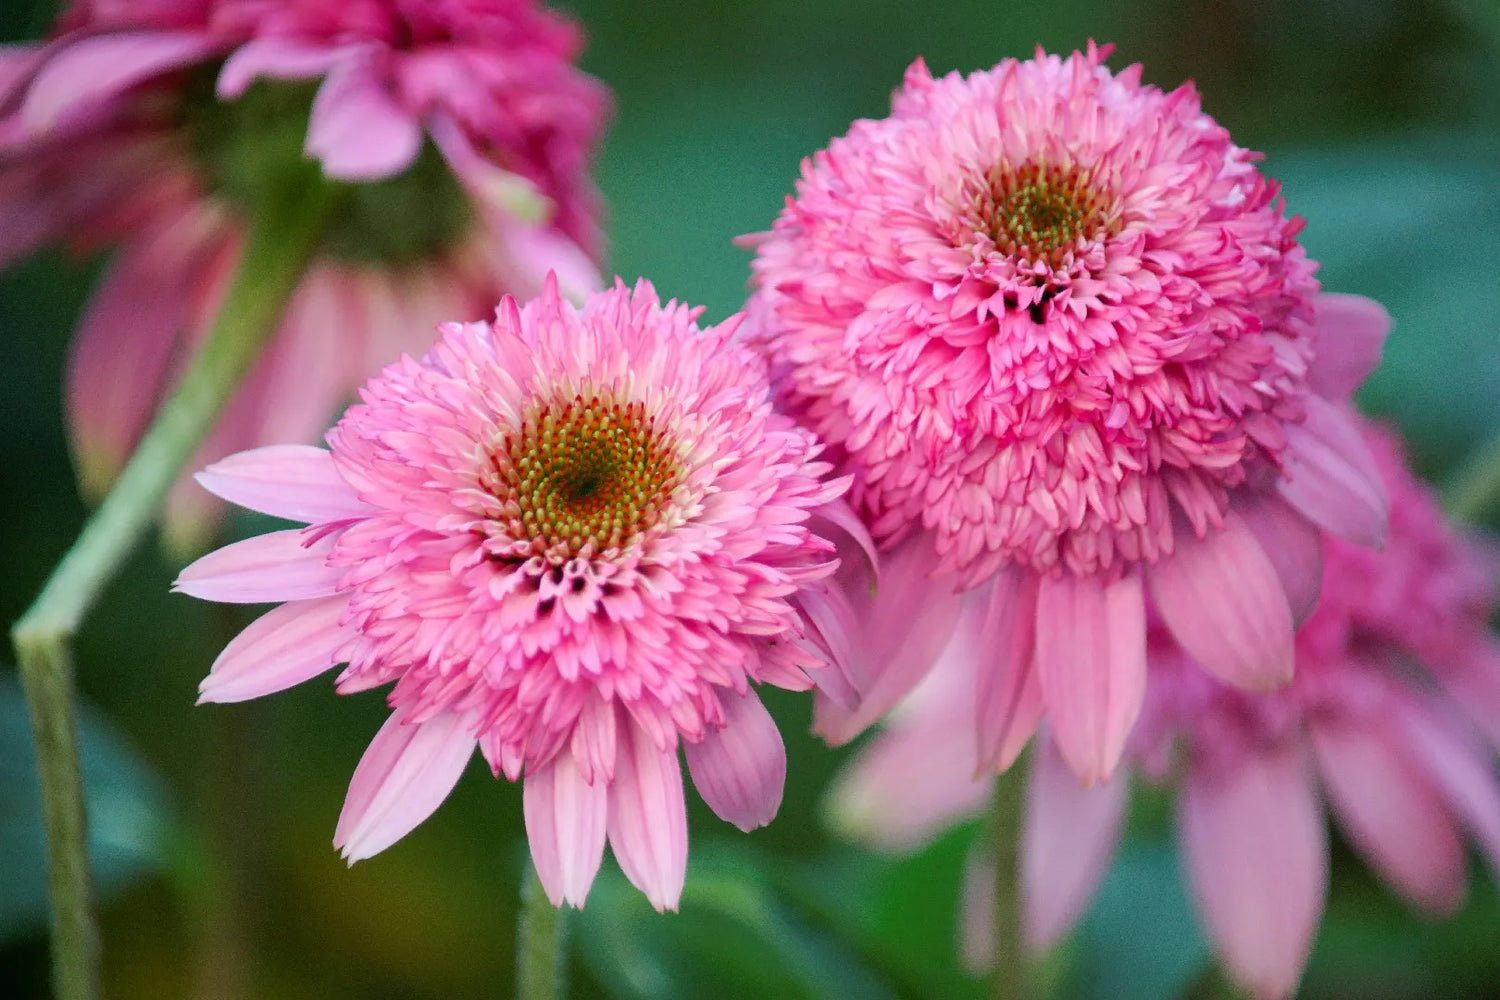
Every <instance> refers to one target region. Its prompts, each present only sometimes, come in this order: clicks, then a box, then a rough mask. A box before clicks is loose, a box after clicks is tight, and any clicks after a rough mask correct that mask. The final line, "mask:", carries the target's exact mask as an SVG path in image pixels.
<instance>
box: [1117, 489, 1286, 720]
mask: <svg viewBox="0 0 1500 1000" xmlns="http://www.w3.org/2000/svg"><path fill="white" fill-rule="evenodd" d="M1147 577H1148V579H1150V581H1151V596H1152V597H1153V598H1154V599H1155V601H1156V609H1157V611H1159V612H1160V613H1161V616H1162V619H1163V620H1164V621H1165V622H1166V623H1167V627H1168V628H1170V629H1171V630H1172V634H1173V635H1174V636H1176V638H1177V641H1178V642H1180V643H1182V647H1183V649H1185V650H1187V652H1188V653H1189V654H1190V655H1191V656H1192V657H1193V658H1194V659H1195V660H1197V661H1198V662H1199V663H1201V664H1202V665H1203V666H1204V668H1205V669H1207V670H1208V672H1209V673H1211V674H1213V675H1215V676H1216V677H1218V678H1220V679H1221V680H1223V681H1225V682H1226V683H1229V684H1233V685H1234V686H1235V687H1239V688H1243V689H1245V690H1247V691H1270V690H1273V689H1275V688H1278V687H1280V686H1281V685H1283V684H1285V683H1286V682H1287V681H1289V680H1291V679H1292V661H1293V655H1292V612H1291V607H1290V606H1289V605H1288V603H1287V596H1286V592H1285V591H1284V590H1283V589H1282V586H1281V577H1280V576H1279V575H1278V574H1277V572H1276V567H1275V566H1274V565H1272V563H1271V560H1270V558H1268V557H1267V555H1266V552H1265V550H1264V549H1262V548H1261V546H1260V543H1259V542H1258V541H1257V540H1256V537H1255V533H1254V532H1252V531H1251V530H1250V528H1249V526H1247V525H1246V524H1245V522H1244V521H1243V520H1242V519H1241V518H1240V516H1239V515H1238V514H1237V513H1235V512H1234V511H1233V510H1229V511H1226V512H1225V513H1224V527H1223V529H1222V530H1218V531H1216V530H1214V529H1212V528H1210V529H1209V531H1208V534H1207V535H1205V536H1204V537H1203V538H1197V537H1195V536H1194V535H1193V534H1192V532H1190V531H1188V532H1183V533H1182V535H1181V536H1180V537H1179V538H1178V539H1177V547H1176V551H1175V552H1173V553H1172V555H1170V556H1168V557H1166V558H1164V559H1161V560H1160V561H1158V562H1156V563H1155V564H1153V565H1152V566H1150V567H1149V568H1148V569H1147Z"/></svg>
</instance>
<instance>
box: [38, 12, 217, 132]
mask: <svg viewBox="0 0 1500 1000" xmlns="http://www.w3.org/2000/svg"><path fill="white" fill-rule="evenodd" d="M218 47H219V42H218V41H217V40H216V39H214V38H213V37H212V36H211V35H210V34H208V33H207V32H197V31H115V32H109V33H107V34H101V35H96V36H95V37H93V38H83V39H79V40H77V41H74V42H72V43H71V44H69V45H67V46H65V47H63V48H60V49H58V50H57V52H56V54H55V55H53V56H51V57H50V58H49V59H47V61H46V62H45V63H44V64H43V65H42V67H41V68H40V69H39V70H37V73H36V76H35V77H34V78H33V79H32V81H31V86H30V87H29V88H28V89H27V91H26V100H25V101H24V102H23V103H22V105H21V118H22V120H23V121H25V122H26V126H27V128H29V129H30V130H31V132H32V133H33V134H36V133H41V132H45V131H47V130H49V129H51V128H52V127H53V126H54V125H56V124H57V123H58V122H59V121H61V120H62V119H64V118H66V117H67V116H68V115H69V114H71V113H73V112H75V111H83V110H87V108H88V106H89V105H95V104H98V103H101V102H107V101H109V100H111V99H113V98H114V97H115V96H116V95H118V94H120V93H121V92H122V91H124V90H127V89H128V88H130V87H132V86H134V85H135V84H137V83H140V82H141V81H143V80H146V79H148V78H150V77H153V76H156V75H157V74H160V73H166V72H168V71H170V70H174V69H178V68H180V67H183V66H187V65H189V64H190V63H195V62H198V61H199V60H202V59H205V58H207V57H208V56H210V55H211V54H213V52H214V51H215V50H216V49H217V48H218Z"/></svg>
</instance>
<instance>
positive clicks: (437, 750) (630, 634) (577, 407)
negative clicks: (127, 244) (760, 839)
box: [177, 281, 849, 908]
mask: <svg viewBox="0 0 1500 1000" xmlns="http://www.w3.org/2000/svg"><path fill="white" fill-rule="evenodd" d="M696 316H697V312H696V311H694V310H691V309H688V308H686V307H684V306H681V305H678V304H676V303H668V304H667V305H665V306H663V305H661V304H660V303H659V302H658V300H657V297H656V292H655V291H654V290H653V289H652V287H651V286H650V285H649V284H647V283H645V282H644V281H643V282H641V283H640V284H638V285H637V286H636V287H635V288H634V289H633V290H632V289H628V288H626V287H624V286H623V285H619V286H617V287H616V288H614V289H612V290H610V291H608V292H603V293H598V294H595V295H593V296H591V297H590V298H589V299H588V301H587V302H586V303H585V305H584V306H583V308H582V309H581V310H575V309H574V308H573V307H571V306H569V305H568V304H566V303H565V302H564V301H563V300H562V299H561V297H560V295H559V292H558V288H557V285H556V283H555V282H552V283H549V284H548V286H547V288H546V291H545V292H544V294H543V295H542V297H541V298H540V299H537V300H534V301H532V302H529V303H527V304H526V305H524V306H521V305H518V304H517V303H516V302H515V300H513V299H511V298H506V299H505V300H504V301H503V302H502V303H501V306H500V308H499V310H498V312H497V315H496V319H495V322H494V323H493V324H490V323H468V324H461V323H450V324H445V325H444V326H443V328H442V338H441V340H440V341H439V343H438V344H437V345H436V346H435V347H434V348H433V349H432V351H431V352H430V353H429V354H428V355H427V357H426V358H424V359H423V360H421V361H415V360H412V359H411V358H409V357H407V358H403V359H402V360H401V361H399V362H397V363H395V364H393V365H391V366H389V367H388V368H386V370H385V371H384V372H383V373H382V374H381V375H380V376H379V377H377V378H375V379H373V380H371V381H370V383H369V384H368V385H367V386H366V387H365V388H364V390H363V393H362V402H361V403H360V404H359V405H356V406H354V407H352V408H351V409H350V410H349V411H348V413H346V414H345V416H344V417H343V419H342V420H340V421H339V423H338V424H337V426H336V427H335V428H334V429H333V430H332V431H331V432H330V433H329V435H328V445H329V450H327V451H324V450H322V449H317V448H312V447H297V446H285V447H274V448H268V449H260V450H256V451H250V452H246V453H243V454H240V455H236V456H233V457H231V458H229V459H226V460H225V461H223V462H219V463H217V464H216V465H213V466H210V467H209V468H208V469H207V470H206V471H205V472H204V473H202V475H201V476H200V480H201V482H202V483H203V484H204V485H205V486H206V487H208V488H209V489H210V490H212V491H213V492H215V493H217V494H218V495H219V496H221V497H223V498H225V499H227V500H230V501H233V502H236V503H239V504H241V505H244V506H247V507H250V508H252V509H255V510H260V511H264V512H266V513H271V514H277V515H280V516H284V517H289V518H293V519H296V520H300V521H304V522H308V524H309V527H307V528H305V529H301V530H288V531H280V532H274V533H271V534H268V535H263V536H260V537H257V538H252V539H250V540H247V541H243V542H239V543H236V544H234V545H230V546H228V547H226V548H224V549H221V550H219V551H217V552H214V553H210V554H209V555H207V556H205V557H203V558H202V559H200V560H199V561H198V562H196V563H194V564H193V565H191V566H189V567H188V568H187V569H185V570H184V571H183V573H182V575H181V577H180V578H179V579H178V583H177V586H178V589H179V590H182V591H184V592H186V593H189V594H192V595H194V596H198V597H202V598H206V599H209V600H221V601H247V602H261V601H284V602H286V603H284V604H282V605H281V606H280V607H279V608H277V609H275V610H273V611H271V612H269V613H268V614H267V615H265V616H264V617H263V618H261V619H259V620H258V621H256V622H255V623H253V624H251V625H250V626H249V627H248V628H247V629H246V630H245V632H244V633H242V634H241V635H240V636H239V637H238V638H236V639H235V640H234V641H233V642H231V643H230V645H229V646H228V647H227V648H226V649H225V650H224V652H223V654H222V655H221V656H220V657H219V658H218V660H217V661H216V662H215V663H214V666H213V669H212V671H211V673H210V674H209V676H208V678H207V679H206V680H205V681H204V682H203V686H202V692H203V698H204V700H207V701H236V700H240V699H244V698H250V697H255V696H258V695H262V694H267V693H270V692H272V691H276V690H280V689H282V688H285V687H287V686H289V685H291V684H295V683H298V682H300V681H302V680H306V679H308V678H310V677H312V676H315V675H317V674H319V673H322V672H323V671H325V670H327V669H329V668H330V667H332V666H333V665H334V664H336V663H339V662H346V663H347V664H348V666H347V667H346V668H345V670H344V671H343V673H342V674H341V675H340V676H339V689H340V691H343V692H352V691H359V690H364V689H368V688H371V687H375V686H378V685H383V684H388V683H394V685H395V686H394V688H393V689H392V690H391V692H390V695H389V701H390V704H391V706H392V708H393V709H394V711H393V712H392V714H391V717H390V721H389V722H388V723H387V724H386V725H385V727H384V728H383V729H382V730H381V731H380V734H379V735H378V736H377V737H376V738H375V740H374V742H373V743H372V744H371V746H370V749H369V750H368V751H367V752H366V754H365V756H364V759H363V760H362V761H361V763H360V765H359V768H358V770H357V771H356V772H355V776H354V781H353V784H352V785H351V787H350V790H349V797H348V801H347V802H346V804H345V807H344V812H343V815H342V816H341V818H340V820H339V827H338V833H337V837H336V842H337V844H338V845H339V846H340V847H342V848H343V850H344V853H345V855H346V856H347V857H349V858H350V859H351V860H356V859H359V858H363V857H367V856H369V855H370V854H373V853H375V852H377V851H379V850H382V849H383V848H385V847H386V846H388V845H389V844H391V843H392V842H394V841H395V840H397V839H398V838H400V837H402V836H403V835H405V834H406V833H407V832H408V831H409V830H411V829H412V827H414V826H415V825H416V824H417V823H419V822H420V821H421V820H423V819H424V818H426V816H427V815H428V814H430V813H431V812H432V810H433V809H435V808H436V807H437V806H438V804H439V803H440V802H441V801H442V799H443V798H444V797H445V796H446V795H447V793H448V791H449V790H450V789H451V788H452V787H453V785H454V783H456V782H457V780H458V777H459V774H460V773H461V772H462V770H463V768H464V765H465V763H466V761H467V760H468V759H469V758H470V757H471V756H472V754H473V750H474V748H475V746H476V745H477V746H478V747H479V749H480V751H481V752H482V753H483V755H484V757H485V759H486V760H487V761H489V763H490V765H491V767H492V768H493V769H494V770H495V771H496V773H501V772H503V773H504V774H505V775H506V776H507V777H509V778H510V779H512V780H519V779H521V778H522V777H523V775H524V781H525V788H524V799H525V813H526V826H527V832H528V834H529V837H530V841H531V849H532V856H533V859H534V860H535V862H536V867H537V870H538V872H539V874H540V875H541V878H542V883H543V885H544V886H545V887H546V888H547V891H548V893H549V895H550V896H551V897H552V899H553V900H554V901H555V902H560V901H562V900H567V901H569V902H573V903H575V904H581V903H582V902H583V899H584V896H585V894H586V893H587V891H588V888H589V885H590V884H591V882H592V880H593V877H594V873H595V871H596V870H597V868H598V866H599V861H600V857H601V854H602V851H603V849H604V844H605V840H606V837H607V838H608V840H609V842H610V843H611V844H612V845H613V848H614V852H615V856H616V857H617V858H618V859H619V861H620V863H621V866H622V867H623V868H624V870H625V873H626V874H627V875H628V876H629V877H630V879H631V880H632V881H633V882H635V884H636V885H638V886H640V888H641V889H642V890H643V891H644V892H646V894H647V895H648V896H649V897H650V899H651V901H652V902H653V903H654V904H655V905H656V906H657V907H659V908H661V907H673V906H675V905H676V900H677V896H678V893H679V892H680V890H681V887H682V879H683V872H684V866H685V863H686V850H687V844H686V837H687V830H686V817H685V812H684V803H683V790H682V778H681V771H680V768H679V765H678V757H677V753H678V747H679V744H683V745H685V747H686V756H687V760H688V765H689V768H690V769H691V771H692V775H693V779H694V781H695V783H696V784H697V786H698V789H699V791H700V792H701V793H702V795H703V797H704V799H705V800H706V801H707V802H708V804H709V805H710V806H711V807H712V808H713V809H714V810H715V811H716V812H718V813H719V814H720V815H721V816H723V817H724V818H726V819H728V820H730V821H731V822H733V823H736V824H737V825H739V826H741V827H743V828H745V829H749V828H751V827H754V826H758V825H761V824H763V823H765V822H768V821H769V820H770V818H771V817H772V816H773V815H774V814H775V812H776V809H777V806H778V805H779V802H780V797H781V786H782V779H783V776H784V773H785V766H786V762H785V751H784V750H783V747H782V743H781V739H780V736H779V735H778V733H777V731H776V727H775V724H774V723H773V722H772V721H771V718H770V716H769V714H768V713H767V712H766V710H765V708H764V707H763V706H762V705H761V703H760V700H759V699H758V698H757V696H756V694H755V692H754V691H753V690H752V689H751V688H750V686H749V685H750V683H751V682H759V683H767V684H774V685H778V686H781V687H787V688H798V689H802V688H806V687H808V686H810V681H809V680H808V679H807V675H806V674H805V673H804V671H805V670H809V669H816V668H819V667H821V666H823V664H824V663H825V657H824V655H823V653H822V652H821V649H822V647H821V646H820V645H819V644H818V640H817V639H816V637H815V634H814V633H812V632H810V630H808V629H807V628H806V627H805V624H804V612H803V610H802V602H803V600H804V599H806V598H807V597H808V596H809V595H811V594H815V593H816V592H817V591H818V590H819V589H820V588H822V587H823V586H824V582H825V581H826V578H828V577H829V576H830V575H831V574H832V573H833V571H834V569H835V568H836V566H837V560H836V559H835V558H834V556H833V550H834V545H833V541H832V540H825V538H823V537H820V536H819V535H816V534H813V532H812V529H811V528H810V527H809V519H810V518H813V517H815V516H820V515H823V514H826V513H828V512H829V511H828V508H829V505H830V504H831V503H833V502H834V501H835V500H836V498H837V497H838V496H839V495H840V494H841V493H842V492H843V491H844V490H845V489H846V488H847V481H846V480H837V481H832V482H827V481H824V480H823V476H824V474H825V473H826V472H827V471H828V469H829V466H828V465H827V463H824V462H820V461H817V460H816V455H817V451H818V446H817V445H816V444H815V442H814V440H813V438H812V437H811V435H810V434H808V433H807V432H806V431H804V430H802V429H800V428H797V427H796V426H794V425H793V424H792V422H791V420H790V419H789V418H787V417H784V416H781V415H779V414H776V413H773V412H772V410H771V399H770V396H771V393H770V386H769V383H768V381H767V379H766V375H765V370H764V367H763V365H762V364H761V363H760V361H759V359H757V358H756V357H755V356H754V355H752V354H751V353H750V352H749V351H748V349H746V348H744V347H743V346H740V345H738V344H736V343H735V342H734V341H733V340H732V334H733V331H734V329H735V328H736V327H737V326H738V321H737V320H734V321H729V322H726V323H723V324H720V325H719V326H718V327H712V328H708V329H703V330H700V329H699V328H698V327H697V326H696V324H695V322H694V320H695V318H696ZM833 518H834V519H835V520H838V521H842V522H847V521H848V520H849V518H848V515H847V513H846V512H845V513H843V514H842V515H840V514H839V513H838V512H836V511H835V512H833ZM818 523H820V524H827V525H829V527H830V528H831V526H832V523H833V522H832V521H831V520H828V519H827V518H822V519H820V521H819V522H818ZM818 530H820V531H822V532H823V533H824V534H825V535H827V536H829V539H834V540H838V539H841V538H842V537H843V536H842V535H841V534H835V533H834V532H833V531H831V530H828V529H825V528H821V527H820V528H819V529H818Z"/></svg>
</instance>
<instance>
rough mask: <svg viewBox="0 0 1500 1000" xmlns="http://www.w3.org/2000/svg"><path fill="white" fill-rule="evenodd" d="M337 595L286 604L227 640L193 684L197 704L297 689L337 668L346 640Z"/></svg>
mask: <svg viewBox="0 0 1500 1000" xmlns="http://www.w3.org/2000/svg"><path fill="white" fill-rule="evenodd" d="M348 603H349V601H348V598H347V597H345V596H344V595H342V594H337V595H335V596H333V597H325V598H323V599H321V600H315V601H290V602H288V603H286V604H283V605H281V606H280V607H278V608H273V609H271V610H270V611H267V612H266V613H265V614H263V615H261V616H260V617H259V618H257V619H256V620H255V621H253V622H251V623H250V624H249V625H248V626H247V627H246V628H245V629H244V631H242V632H240V634H239V635H237V636H235V637H234V638H233V639H231V640H230V642H229V645H227V646H225V647H224V651H223V652H222V653H220V654H219V656H218V659H216V660H214V665H213V666H212V667H211V668H210V669H209V672H208V676H207V677H205V678H203V681H202V683H200V684H199V685H198V701H199V703H200V704H201V703H203V702H235V701H245V700H246V699H249V698H259V697H260V696H261V695H264V694H272V693H274V692H276V691H282V690H285V689H286V688H289V687H291V686H292V685H294V684H301V683H302V682H303V681H305V680H310V679H311V678H313V677H316V676H317V675H318V674H321V673H322V672H323V671H325V670H328V669H330V668H332V667H333V666H334V664H335V663H337V662H338V661H337V659H335V654H336V653H337V652H338V649H339V647H340V646H342V645H343V644H344V643H346V642H348V640H349V635H350V634H349V633H348V632H347V631H346V630H344V629H342V628H340V627H339V618H340V616H342V615H343V613H344V609H345V608H346V607H347V606H348Z"/></svg>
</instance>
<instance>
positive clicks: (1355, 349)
mask: <svg viewBox="0 0 1500 1000" xmlns="http://www.w3.org/2000/svg"><path fill="white" fill-rule="evenodd" d="M1314 308H1315V315H1314V317H1313V344H1314V349H1315V352H1316V353H1315V354H1314V355H1313V359H1312V362H1311V364H1309V365H1308V369H1307V384H1308V386H1309V388H1311V389H1312V391H1313V392H1316V393H1317V394H1318V395H1320V396H1323V397H1325V398H1327V399H1330V400H1332V401H1334V402H1343V401H1344V400H1347V399H1348V398H1349V397H1350V396H1351V395H1353V393H1354V390H1355V389H1358V388H1359V386H1360V383H1361V382H1363V381H1364V380H1365V379H1366V378H1367V377H1368V376H1369V374H1370V373H1371V372H1372V371H1374V370H1375V366H1376V365H1378V364H1380V352H1381V349H1382V348H1383V347H1384V346H1385V338H1386V334H1388V333H1390V332H1391V315H1390V313H1388V312H1386V311H1385V307H1384V306H1382V305H1381V304H1380V303H1379V302H1376V301H1375V300H1374V299H1367V298H1365V297H1364V296H1363V295H1340V294H1337V293H1334V292H1324V293H1323V294H1321V295H1319V296H1318V297H1317V299H1316V300H1314Z"/></svg>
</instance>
